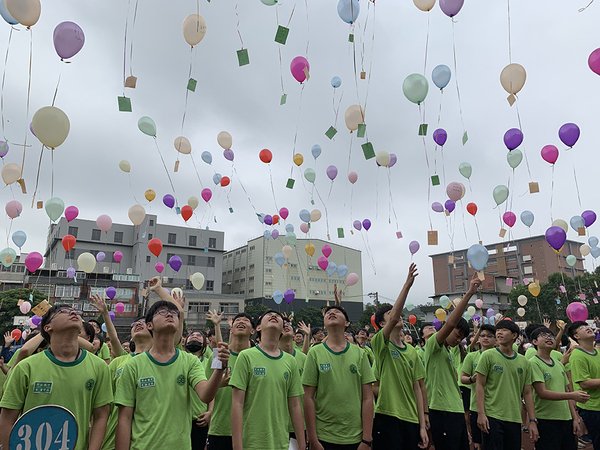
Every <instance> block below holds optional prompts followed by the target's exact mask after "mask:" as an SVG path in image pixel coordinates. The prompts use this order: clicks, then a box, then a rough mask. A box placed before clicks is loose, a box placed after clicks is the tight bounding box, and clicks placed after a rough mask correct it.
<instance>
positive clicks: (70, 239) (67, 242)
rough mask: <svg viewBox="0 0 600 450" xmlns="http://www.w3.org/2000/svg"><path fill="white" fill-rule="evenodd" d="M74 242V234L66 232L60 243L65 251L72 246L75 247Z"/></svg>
mask: <svg viewBox="0 0 600 450" xmlns="http://www.w3.org/2000/svg"><path fill="white" fill-rule="evenodd" d="M75 242H77V240H76V239H75V236H72V235H70V234H67V235H66V236H65V237H64V238H62V245H63V247H64V249H65V252H68V251H69V250H71V249H72V248H73V247H75Z"/></svg>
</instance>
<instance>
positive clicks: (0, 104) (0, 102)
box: [0, 27, 13, 142]
mask: <svg viewBox="0 0 600 450" xmlns="http://www.w3.org/2000/svg"><path fill="white" fill-rule="evenodd" d="M12 33H13V27H10V33H9V35H8V44H6V56H5V57H4V69H3V71H2V89H1V90H0V114H1V115H2V136H3V137H4V142H8V139H6V131H5V130H4V82H5V80H6V66H7V64H8V52H9V50H10V41H11V40H12Z"/></svg>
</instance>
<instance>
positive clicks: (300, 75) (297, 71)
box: [290, 56, 310, 83]
mask: <svg viewBox="0 0 600 450" xmlns="http://www.w3.org/2000/svg"><path fill="white" fill-rule="evenodd" d="M290 71H291V72H292V76H293V77H294V78H295V79H296V81H297V82H298V83H303V82H304V81H306V79H307V75H308V73H309V72H310V64H309V63H308V61H307V60H306V58H305V57H303V56H296V57H295V58H294V59H292V62H291V63H290Z"/></svg>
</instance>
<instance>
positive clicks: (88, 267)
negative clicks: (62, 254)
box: [77, 252, 96, 273]
mask: <svg viewBox="0 0 600 450" xmlns="http://www.w3.org/2000/svg"><path fill="white" fill-rule="evenodd" d="M77 264H78V265H79V270H83V271H84V272H85V273H92V271H93V270H94V268H95V267H96V258H95V257H94V255H92V254H91V253H88V252H85V253H82V254H81V255H79V258H77Z"/></svg>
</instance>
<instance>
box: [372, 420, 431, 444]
mask: <svg viewBox="0 0 600 450" xmlns="http://www.w3.org/2000/svg"><path fill="white" fill-rule="evenodd" d="M419 442H421V437H420V435H419V424H418V423H412V422H407V421H405V420H400V419H398V418H397V417H393V416H388V415H386V414H375V420H374V421H373V450H405V449H416V448H417V447H418V445H419Z"/></svg>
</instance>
